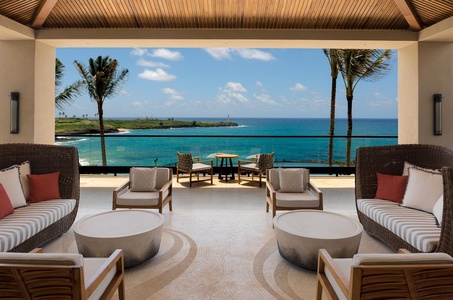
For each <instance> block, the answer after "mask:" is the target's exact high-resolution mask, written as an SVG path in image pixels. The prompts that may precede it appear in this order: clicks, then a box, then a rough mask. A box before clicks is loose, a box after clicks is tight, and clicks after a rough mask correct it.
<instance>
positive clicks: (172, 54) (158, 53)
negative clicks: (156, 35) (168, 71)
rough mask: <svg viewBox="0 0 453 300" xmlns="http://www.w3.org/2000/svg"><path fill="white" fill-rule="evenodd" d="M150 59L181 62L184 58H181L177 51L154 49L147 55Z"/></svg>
mask: <svg viewBox="0 0 453 300" xmlns="http://www.w3.org/2000/svg"><path fill="white" fill-rule="evenodd" d="M149 56H152V57H158V58H163V59H168V60H182V59H183V58H184V56H182V54H181V52H179V51H171V50H168V49H164V48H159V49H155V50H154V51H153V52H151V53H150V54H149Z"/></svg>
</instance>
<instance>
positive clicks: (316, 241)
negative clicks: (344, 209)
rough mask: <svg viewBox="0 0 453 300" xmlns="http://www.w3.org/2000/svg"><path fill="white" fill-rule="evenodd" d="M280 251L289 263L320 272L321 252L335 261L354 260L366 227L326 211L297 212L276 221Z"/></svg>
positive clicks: (288, 213)
mask: <svg viewBox="0 0 453 300" xmlns="http://www.w3.org/2000/svg"><path fill="white" fill-rule="evenodd" d="M273 222H274V228H275V235H276V238H277V244H278V251H279V252H280V255H281V256H282V257H283V258H285V259H286V260H287V261H289V262H291V263H294V264H295V265H297V266H299V267H302V268H306V269H310V270H316V269H317V262H318V250H319V249H326V250H327V251H328V252H329V254H330V255H331V256H332V257H334V258H346V257H352V256H353V255H354V254H356V253H357V251H358V250H359V244H360V238H361V236H362V231H363V227H362V224H360V223H359V222H358V221H356V220H354V219H352V218H349V217H347V216H344V215H340V214H336V213H331V212H326V211H322V210H294V211H289V212H285V213H282V214H280V215H278V216H276V217H275V218H274V220H273Z"/></svg>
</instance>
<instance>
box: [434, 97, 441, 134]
mask: <svg viewBox="0 0 453 300" xmlns="http://www.w3.org/2000/svg"><path fill="white" fill-rule="evenodd" d="M434 135H442V94H434Z"/></svg>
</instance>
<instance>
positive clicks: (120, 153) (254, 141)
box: [56, 134, 398, 175]
mask: <svg viewBox="0 0 453 300" xmlns="http://www.w3.org/2000/svg"><path fill="white" fill-rule="evenodd" d="M105 138H106V153H107V167H105V166H102V160H101V146H100V135H99V134H94V135H72V134H71V135H67V134H64V135H63V134H60V135H56V141H57V143H61V144H67V145H74V146H76V147H77V148H78V150H79V157H80V165H81V167H80V172H81V173H115V174H116V173H128V172H129V168H130V167H132V166H165V167H173V168H174V167H176V162H177V158H176V151H179V152H183V153H191V154H192V155H193V156H199V157H200V158H201V159H202V160H205V159H212V160H213V162H214V165H216V163H218V162H216V159H215V154H216V153H234V154H237V155H238V159H241V160H244V159H251V158H252V157H254V156H256V155H257V154H259V153H270V152H274V153H275V166H276V167H305V168H309V169H310V171H311V173H313V174H337V175H338V174H353V173H354V172H355V168H354V166H351V167H346V166H345V164H346V157H345V154H346V141H347V136H334V137H333V141H334V147H333V149H334V153H333V164H332V166H329V165H328V148H329V139H330V137H329V136H246V135H221V136H219V135H147V134H146V135H145V134H144V135H140V134H134V135H131V134H127V135H126V134H124V135H122V134H111V135H109V134H107V135H105ZM397 143H398V137H397V136H352V137H351V144H352V147H351V161H352V163H354V160H355V149H356V148H357V147H362V146H378V145H392V144H397ZM216 167H217V165H216Z"/></svg>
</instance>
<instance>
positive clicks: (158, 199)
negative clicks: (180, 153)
mask: <svg viewBox="0 0 453 300" xmlns="http://www.w3.org/2000/svg"><path fill="white" fill-rule="evenodd" d="M156 169H157V170H156V178H155V180H156V184H155V191H140V192H135V191H131V180H132V178H129V180H128V181H126V182H125V183H123V184H122V185H121V186H119V187H118V188H116V189H115V190H114V191H113V205H112V209H113V210H115V209H117V208H145V209H148V208H149V209H152V208H157V209H159V213H162V209H163V207H164V206H165V205H167V204H168V206H169V209H170V211H172V210H173V207H172V197H173V171H172V169H170V168H156Z"/></svg>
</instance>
